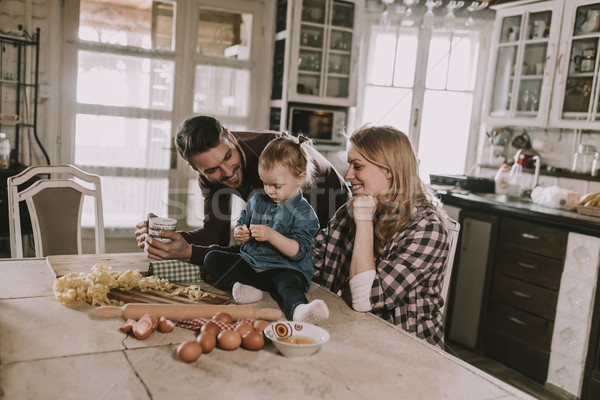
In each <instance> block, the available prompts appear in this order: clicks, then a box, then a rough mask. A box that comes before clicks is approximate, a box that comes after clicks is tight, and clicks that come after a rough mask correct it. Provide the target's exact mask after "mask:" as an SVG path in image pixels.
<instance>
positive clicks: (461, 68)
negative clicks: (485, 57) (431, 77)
mask: <svg viewBox="0 0 600 400" xmlns="http://www.w3.org/2000/svg"><path fill="white" fill-rule="evenodd" d="M477 35H478V32H470V33H469V34H466V33H461V32H458V33H456V32H455V34H454V37H453V38H452V50H451V52H450V65H449V67H448V83H447V84H448V89H449V90H474V89H475V78H476V77H477V59H478V58H479V39H478V37H477Z"/></svg>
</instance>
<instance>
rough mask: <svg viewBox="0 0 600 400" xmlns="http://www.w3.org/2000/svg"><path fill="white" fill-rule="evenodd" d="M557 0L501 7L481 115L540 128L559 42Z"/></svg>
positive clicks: (494, 120)
mask: <svg viewBox="0 0 600 400" xmlns="http://www.w3.org/2000/svg"><path fill="white" fill-rule="evenodd" d="M562 8H563V2H562V1H560V0H554V1H544V2H540V3H534V4H528V5H524V6H517V7H507V8H501V9H499V10H498V11H497V14H496V21H495V23H494V32H493V39H492V40H493V42H492V43H493V47H492V52H491V54H492V57H491V59H490V64H489V68H488V76H490V77H491V79H490V80H489V82H488V87H487V88H486V93H487V96H486V97H487V99H488V101H487V109H486V112H485V116H486V117H485V119H486V121H487V122H488V123H490V124H508V125H521V126H545V125H546V123H547V121H548V110H549V108H550V98H551V92H552V85H553V81H554V71H555V63H556V51H557V48H556V47H557V46H556V43H558V41H559V33H560V25H561V11H562Z"/></svg>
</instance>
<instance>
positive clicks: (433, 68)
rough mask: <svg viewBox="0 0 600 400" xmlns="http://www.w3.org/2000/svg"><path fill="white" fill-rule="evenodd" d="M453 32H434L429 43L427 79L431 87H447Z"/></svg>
mask: <svg viewBox="0 0 600 400" xmlns="http://www.w3.org/2000/svg"><path fill="white" fill-rule="evenodd" d="M450 40H451V34H450V33H449V32H448V33H433V34H432V35H431V42H430V43H429V61H428V65H427V80H426V81H425V84H426V86H427V88H429V89H445V88H446V76H447V75H446V74H447V72H448V59H449V55H450Z"/></svg>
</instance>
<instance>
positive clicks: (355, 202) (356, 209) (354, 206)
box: [348, 194, 377, 222]
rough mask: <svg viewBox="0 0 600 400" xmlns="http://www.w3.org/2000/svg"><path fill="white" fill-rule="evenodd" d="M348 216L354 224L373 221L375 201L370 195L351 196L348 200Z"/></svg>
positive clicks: (375, 207)
mask: <svg viewBox="0 0 600 400" xmlns="http://www.w3.org/2000/svg"><path fill="white" fill-rule="evenodd" d="M348 205H349V213H350V216H351V217H352V218H353V219H354V221H356V222H364V221H369V222H371V221H373V216H374V215H375V210H376V209H377V200H376V199H375V196H373V195H370V194H365V195H357V196H353V197H351V198H350V200H348Z"/></svg>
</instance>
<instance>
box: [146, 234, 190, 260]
mask: <svg viewBox="0 0 600 400" xmlns="http://www.w3.org/2000/svg"><path fill="white" fill-rule="evenodd" d="M144 236H145V240H144V241H143V243H144V253H146V257H148V258H149V259H151V260H181V261H185V262H189V261H190V259H191V258H192V245H191V244H189V243H188V242H186V241H185V239H184V238H183V236H181V234H179V233H177V232H175V231H165V230H161V231H160V236H161V237H163V238H166V239H171V243H163V242H161V241H160V240H158V239H155V238H153V237H151V236H150V235H149V234H146V235H144Z"/></svg>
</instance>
